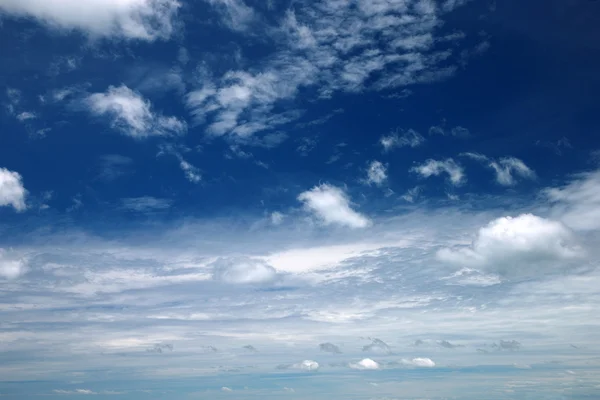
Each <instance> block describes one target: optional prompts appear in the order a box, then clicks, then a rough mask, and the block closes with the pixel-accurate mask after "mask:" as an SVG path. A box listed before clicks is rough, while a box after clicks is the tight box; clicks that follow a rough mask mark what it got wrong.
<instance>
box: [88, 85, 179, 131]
mask: <svg viewBox="0 0 600 400" xmlns="http://www.w3.org/2000/svg"><path fill="white" fill-rule="evenodd" d="M84 105H85V107H86V108H87V110H88V111H89V112H90V113H91V114H92V115H94V116H97V117H108V118H109V119H110V122H111V126H112V127H113V129H116V130H118V131H120V132H121V133H123V134H124V135H127V136H130V137H132V138H135V139H144V138H147V137H150V136H165V135H180V134H183V133H185V132H186V131H187V124H186V123H185V121H182V120H180V119H178V118H176V117H165V116H163V115H160V114H157V113H155V112H153V111H152V106H151V104H150V101H148V100H146V99H144V98H143V97H142V95H141V94H139V93H137V92H134V91H133V90H131V89H129V88H128V87H127V86H119V87H115V86H110V87H109V88H108V90H107V91H106V92H105V93H94V94H91V95H88V96H87V97H86V98H85V99H84Z"/></svg>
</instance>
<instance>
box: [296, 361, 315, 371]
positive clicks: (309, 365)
mask: <svg viewBox="0 0 600 400" xmlns="http://www.w3.org/2000/svg"><path fill="white" fill-rule="evenodd" d="M292 368H296V369H303V370H305V371H316V370H318V369H319V363H318V362H316V361H313V360H304V361H302V362H301V363H298V364H294V365H292Z"/></svg>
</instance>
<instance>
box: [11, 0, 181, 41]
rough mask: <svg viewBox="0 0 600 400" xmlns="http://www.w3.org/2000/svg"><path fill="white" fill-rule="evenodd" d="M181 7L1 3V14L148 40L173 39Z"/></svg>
mask: <svg viewBox="0 0 600 400" xmlns="http://www.w3.org/2000/svg"><path fill="white" fill-rule="evenodd" d="M179 7H180V4H179V1H177V0H86V1H79V0H53V1H46V0H0V14H1V13H4V14H8V15H13V16H16V17H33V18H35V19H37V20H39V21H40V22H42V23H44V24H45V25H47V26H49V27H51V28H58V29H61V30H64V31H69V30H72V29H77V30H80V31H82V32H84V33H86V34H88V35H90V36H92V37H120V38H125V39H141V40H147V41H153V40H156V39H166V38H168V37H169V36H171V34H172V33H173V31H174V18H175V15H176V13H177V10H178V8H179Z"/></svg>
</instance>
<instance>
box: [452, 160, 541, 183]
mask: <svg viewBox="0 0 600 400" xmlns="http://www.w3.org/2000/svg"><path fill="white" fill-rule="evenodd" d="M461 155H462V156H464V157H469V158H471V159H473V160H476V161H479V162H481V163H484V164H487V165H488V166H489V167H490V168H492V169H493V170H494V172H495V173H496V182H498V184H500V185H502V186H513V185H515V184H516V183H517V180H516V178H515V175H517V176H519V177H521V178H524V179H535V177H536V175H535V172H533V170H532V169H531V168H529V167H528V166H527V165H525V163H524V162H523V161H521V160H519V159H518V158H515V157H503V158H501V159H499V160H493V159H490V158H489V157H487V156H484V155H483V154H480V153H462V154H461Z"/></svg>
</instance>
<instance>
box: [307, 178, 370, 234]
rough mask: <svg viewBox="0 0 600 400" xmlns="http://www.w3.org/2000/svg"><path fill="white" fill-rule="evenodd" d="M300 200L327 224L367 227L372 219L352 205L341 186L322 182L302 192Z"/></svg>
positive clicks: (308, 209)
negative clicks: (354, 208) (355, 209)
mask: <svg viewBox="0 0 600 400" xmlns="http://www.w3.org/2000/svg"><path fill="white" fill-rule="evenodd" d="M298 200H299V201H301V202H302V203H304V207H305V209H306V210H307V211H309V212H311V213H313V214H314V215H315V216H316V217H317V218H319V219H320V220H321V221H322V222H323V224H325V225H331V224H336V225H342V226H347V227H350V228H366V227H367V226H369V225H370V224H371V221H370V220H369V219H368V218H367V217H365V216H364V215H362V214H360V213H358V212H356V211H354V210H353V209H352V208H351V207H350V198H349V197H348V195H347V194H346V193H345V192H344V191H343V190H342V189H340V188H338V187H335V186H332V185H329V184H326V183H324V184H322V185H320V186H315V187H314V188H312V189H310V190H307V191H306V192H303V193H301V194H300V195H299V196H298Z"/></svg>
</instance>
